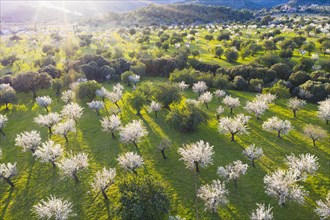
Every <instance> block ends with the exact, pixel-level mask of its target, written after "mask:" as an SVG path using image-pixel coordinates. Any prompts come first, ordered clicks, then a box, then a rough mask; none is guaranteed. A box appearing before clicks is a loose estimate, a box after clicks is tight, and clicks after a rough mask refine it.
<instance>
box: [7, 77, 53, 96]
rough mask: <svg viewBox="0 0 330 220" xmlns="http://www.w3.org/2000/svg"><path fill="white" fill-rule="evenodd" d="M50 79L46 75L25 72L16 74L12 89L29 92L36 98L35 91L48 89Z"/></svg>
mask: <svg viewBox="0 0 330 220" xmlns="http://www.w3.org/2000/svg"><path fill="white" fill-rule="evenodd" d="M51 80H52V78H51V77H50V76H49V75H48V74H47V73H37V72H32V71H31V72H26V73H21V74H18V75H17V76H16V77H15V78H14V80H13V88H14V89H15V90H17V91H23V92H27V91H31V92H32V93H33V97H37V94H36V91H37V89H45V88H49V87H50V85H51Z"/></svg>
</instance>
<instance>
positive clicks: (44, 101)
mask: <svg viewBox="0 0 330 220" xmlns="http://www.w3.org/2000/svg"><path fill="white" fill-rule="evenodd" d="M36 101H37V103H38V105H39V106H41V107H44V108H45V109H46V111H47V112H49V110H48V106H49V105H50V104H51V103H52V99H51V98H50V97H49V96H40V97H37V98H36Z"/></svg>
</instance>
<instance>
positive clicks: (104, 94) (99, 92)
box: [95, 87, 109, 102]
mask: <svg viewBox="0 0 330 220" xmlns="http://www.w3.org/2000/svg"><path fill="white" fill-rule="evenodd" d="M95 94H96V95H97V96H98V97H100V98H101V99H102V101H103V102H104V100H105V98H107V96H108V94H109V91H108V90H106V89H105V88H104V87H102V88H101V89H97V90H96V91H95Z"/></svg>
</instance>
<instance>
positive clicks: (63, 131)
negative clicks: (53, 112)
mask: <svg viewBox="0 0 330 220" xmlns="http://www.w3.org/2000/svg"><path fill="white" fill-rule="evenodd" d="M69 132H76V127H75V122H74V120H72V119H69V120H67V121H65V122H62V123H58V124H57V125H56V126H55V127H54V134H56V135H62V136H63V137H64V138H65V141H66V143H69V139H68V134H69Z"/></svg>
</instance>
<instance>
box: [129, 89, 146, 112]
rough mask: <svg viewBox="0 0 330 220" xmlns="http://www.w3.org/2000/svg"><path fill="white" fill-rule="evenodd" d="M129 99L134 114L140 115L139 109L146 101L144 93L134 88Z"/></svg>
mask: <svg viewBox="0 0 330 220" xmlns="http://www.w3.org/2000/svg"><path fill="white" fill-rule="evenodd" d="M129 100H130V103H131V105H132V107H133V108H134V109H135V110H136V114H137V115H140V111H141V109H142V107H143V105H144V104H145V103H146V101H147V98H146V95H145V94H144V93H143V92H141V91H139V90H135V91H134V92H133V93H132V95H131V97H130V99H129Z"/></svg>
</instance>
